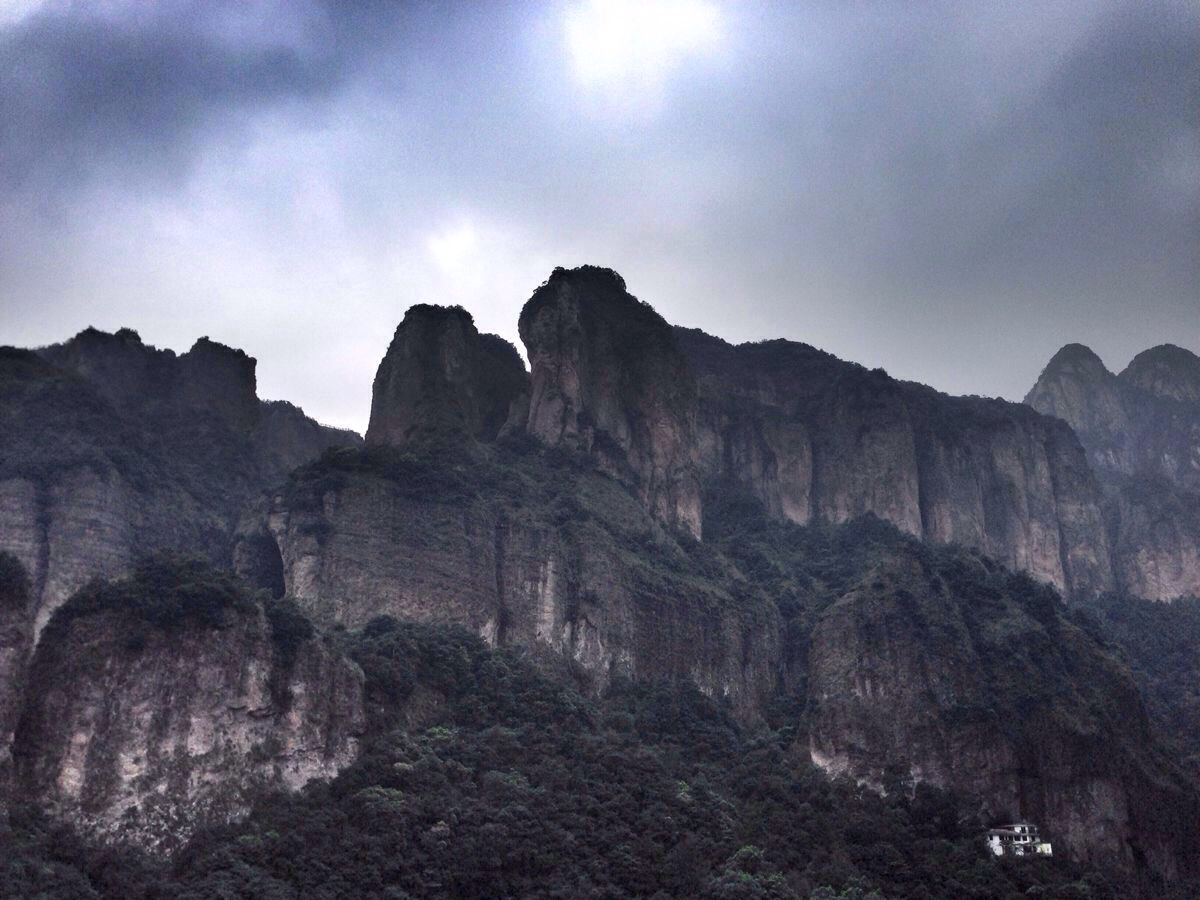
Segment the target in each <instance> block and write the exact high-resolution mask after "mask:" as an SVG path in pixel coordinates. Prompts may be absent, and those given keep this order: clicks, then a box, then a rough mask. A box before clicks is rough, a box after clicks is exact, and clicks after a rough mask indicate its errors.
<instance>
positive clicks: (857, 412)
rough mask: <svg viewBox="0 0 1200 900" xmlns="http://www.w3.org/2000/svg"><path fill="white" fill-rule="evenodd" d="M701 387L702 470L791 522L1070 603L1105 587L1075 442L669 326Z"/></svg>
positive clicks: (795, 350)
mask: <svg viewBox="0 0 1200 900" xmlns="http://www.w3.org/2000/svg"><path fill="white" fill-rule="evenodd" d="M676 335H677V338H678V341H679V346H680V348H681V349H682V350H683V352H684V353H685V355H686V356H687V358H688V361H689V363H690V365H691V367H692V369H693V370H694V371H695V372H696V374H697V378H698V381H699V385H700V423H701V424H700V428H699V430H700V433H701V441H700V447H701V460H702V467H703V469H704V471H705V472H706V474H707V476H708V477H709V478H714V477H724V478H730V479H733V480H735V481H737V482H739V483H741V484H744V485H746V486H747V487H748V488H749V489H750V490H751V491H752V493H754V495H755V496H757V497H758V498H759V499H760V500H761V501H762V502H763V504H764V506H765V507H766V509H767V510H768V511H769V512H770V513H772V514H774V515H776V516H779V517H782V518H786V519H788V520H790V521H793V522H798V523H805V522H810V521H816V522H842V521H846V520H848V519H851V518H853V517H855V516H860V515H863V514H865V513H872V514H874V515H877V516H879V517H881V518H883V519H886V520H887V521H889V522H892V523H894V524H895V525H896V526H897V527H899V528H901V529H902V530H904V531H906V532H908V533H909V534H912V535H915V536H918V537H923V538H925V539H926V540H930V541H936V542H946V543H959V544H964V545H966V546H969V547H976V548H979V549H981V550H983V551H985V552H986V553H988V554H990V555H992V556H994V557H996V558H997V559H999V560H1002V561H1003V562H1004V563H1005V564H1006V565H1009V566H1012V567H1014V568H1018V569H1023V570H1025V571H1028V572H1029V573H1030V574H1032V575H1034V576H1035V577H1036V578H1039V579H1041V580H1045V581H1049V582H1050V583H1052V584H1054V585H1055V586H1056V587H1058V588H1059V589H1060V590H1063V591H1064V592H1067V593H1080V594H1085V593H1090V592H1095V591H1098V590H1104V589H1106V588H1108V587H1109V586H1110V585H1111V577H1112V576H1111V563H1110V560H1109V549H1108V540H1107V535H1106V533H1105V530H1104V525H1103V520H1102V517H1101V513H1100V494H1099V490H1098V489H1097V486H1096V484H1095V482H1094V480H1093V478H1092V477H1091V474H1090V472H1089V471H1088V468H1087V464H1086V461H1085V459H1084V457H1083V453H1082V451H1081V450H1080V448H1079V445H1078V442H1077V441H1076V440H1075V438H1074V436H1073V435H1072V434H1071V431H1070V429H1068V428H1064V427H1063V426H1062V424H1061V423H1059V422H1056V421H1055V420H1053V419H1050V418H1047V417H1043V416H1037V415H1030V414H1029V411H1028V409H1026V408H1023V407H1021V406H1020V405H1018V404H1012V403H1005V402H1003V401H998V400H983V399H980V398H968V397H948V396H946V395H944V394H939V393H937V392H936V391H933V390H931V389H929V388H926V387H923V386H921V385H916V384H910V383H905V382H899V381H896V380H894V379H892V378H889V377H888V376H887V375H886V374H885V373H884V372H882V371H881V370H876V371H867V370H866V369H864V368H863V367H861V366H858V365H855V364H853V363H846V362H842V361H841V360H839V359H837V358H835V357H833V356H830V355H829V354H827V353H823V352H821V351H819V350H815V349H814V348H812V347H808V346H805V345H803V344H796V343H792V342H790V341H768V342H764V343H760V344H743V345H740V346H736V347H735V346H732V345H730V344H727V343H726V342H724V341H722V340H720V339H719V338H714V337H710V336H709V335H706V334H704V333H703V332H700V331H695V330H691V329H682V328H679V329H676Z"/></svg>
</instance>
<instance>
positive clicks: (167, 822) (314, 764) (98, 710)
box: [13, 566, 365, 851]
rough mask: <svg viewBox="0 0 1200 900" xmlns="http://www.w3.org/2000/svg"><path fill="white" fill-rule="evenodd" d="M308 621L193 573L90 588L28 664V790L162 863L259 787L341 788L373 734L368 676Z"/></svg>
mask: <svg viewBox="0 0 1200 900" xmlns="http://www.w3.org/2000/svg"><path fill="white" fill-rule="evenodd" d="M299 621H300V622H301V625H303V622H302V620H299ZM296 622H297V620H296V619H295V618H294V614H293V618H289V617H288V613H287V611H286V610H283V611H276V610H273V609H270V608H268V609H267V610H266V611H264V609H263V608H262V607H261V606H260V605H259V604H257V603H256V602H254V601H252V600H250V599H249V598H248V597H246V596H245V595H242V594H240V593H239V591H238V589H237V587H236V586H235V585H233V584H232V583H230V582H229V581H228V580H227V579H222V578H221V577H219V576H215V575H212V574H210V573H208V572H207V571H205V570H202V569H197V568H196V567H194V566H192V567H187V566H184V567H182V568H180V567H174V568H172V567H170V566H167V567H165V568H163V567H158V568H155V567H147V568H143V569H140V570H139V571H138V572H137V574H136V575H135V577H134V578H133V579H132V580H130V581H127V582H117V583H100V582H96V583H93V584H92V585H90V586H89V587H88V588H86V589H85V590H84V591H82V592H80V593H79V594H77V595H75V596H74V597H73V598H72V599H71V601H70V602H69V603H67V604H66V605H65V606H64V607H62V608H61V609H59V610H58V612H57V613H56V614H55V616H54V618H53V619H52V620H51V622H50V624H49V625H48V626H47V628H46V632H45V635H44V637H43V639H42V640H41V642H40V643H39V644H38V648H37V652H36V654H35V655H34V657H33V660H32V663H31V664H30V671H29V683H30V684H34V685H36V686H37V689H36V690H31V691H28V692H27V693H26V695H25V704H24V711H23V715H22V717H21V720H20V723H19V725H18V727H17V731H16V738H15V741H14V744H13V757H14V760H15V779H14V780H15V786H16V789H17V790H18V791H19V792H20V794H21V796H22V797H24V798H25V799H26V800H35V801H36V802H38V803H39V804H40V805H42V806H43V807H44V808H46V809H48V810H49V811H51V812H52V813H53V815H55V816H56V817H60V818H63V819H65V820H67V821H69V822H71V823H72V824H73V825H74V826H75V827H76V828H78V829H80V830H82V831H83V832H84V833H86V834H88V835H91V836H93V837H98V838H102V839H105V840H110V839H120V840H122V841H130V842H133V843H137V844H139V845H141V846H143V847H146V848H149V849H154V850H159V851H163V850H170V849H172V848H174V847H177V846H179V845H180V844H181V843H182V842H183V841H185V840H186V839H187V838H188V836H189V835H190V834H191V833H192V831H193V830H194V829H196V828H197V827H200V826H203V825H206V824H215V823H219V822H225V821H229V820H230V819H232V818H235V817H237V816H240V815H243V814H244V813H245V812H246V811H247V809H248V808H249V803H250V801H251V799H252V798H253V797H254V796H255V794H256V793H257V792H259V791H261V790H264V789H269V788H280V787H284V788H290V789H296V788H298V787H300V786H302V785H303V784H305V783H306V782H308V781H309V780H311V779H313V778H321V777H330V776H332V775H334V774H335V773H336V772H337V771H338V769H340V768H341V767H343V766H345V765H346V764H347V763H349V762H350V761H351V760H352V759H353V758H354V757H355V754H356V752H357V741H358V736H359V735H361V734H362V732H363V729H364V727H365V720H364V716H363V707H362V673H361V672H360V671H359V670H358V669H357V667H355V666H354V665H353V664H351V663H348V662H346V661H344V660H343V659H342V658H341V657H340V656H339V655H338V654H337V653H335V652H334V651H333V650H332V649H331V647H330V646H329V644H328V643H327V642H326V641H324V640H322V639H319V638H316V637H313V635H312V632H311V630H306V629H305V628H303V627H297V625H296Z"/></svg>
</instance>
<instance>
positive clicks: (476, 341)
mask: <svg viewBox="0 0 1200 900" xmlns="http://www.w3.org/2000/svg"><path fill="white" fill-rule="evenodd" d="M527 386H528V376H527V374H526V372H525V363H524V362H523V361H522V360H521V356H520V354H519V353H517V349H516V348H515V347H514V346H513V345H512V344H510V343H508V341H505V340H504V339H503V338H500V337H497V336H496V335H491V334H480V333H479V331H478V329H476V327H475V320H474V319H473V318H472V317H471V314H470V313H469V312H467V311H466V310H465V309H463V308H462V307H461V306H434V305H431V304H427V303H421V304H417V305H416V306H411V307H409V309H408V310H407V312H405V314H404V318H403V320H402V321H401V322H400V324H399V325H398V326H397V327H396V332H395V334H394V335H393V336H392V342H391V344H390V345H389V346H388V350H387V353H386V355H385V356H384V358H383V360H382V361H381V362H380V364H379V370H378V371H377V372H376V374H375V385H374V390H373V393H372V397H371V421H370V425H369V426H368V427H367V443H370V444H391V445H393V446H401V445H403V444H407V443H409V442H411V441H414V440H425V439H430V438H461V437H467V438H471V439H475V440H482V441H490V440H494V439H495V438H496V436H497V435H498V434H499V432H500V429H501V428H502V427H503V426H504V424H505V422H506V421H507V420H508V416H509V412H510V409H511V408H512V406H513V404H514V403H517V401H518V400H519V398H520V397H521V396H522V395H523V394H524V393H525V391H526V388H527Z"/></svg>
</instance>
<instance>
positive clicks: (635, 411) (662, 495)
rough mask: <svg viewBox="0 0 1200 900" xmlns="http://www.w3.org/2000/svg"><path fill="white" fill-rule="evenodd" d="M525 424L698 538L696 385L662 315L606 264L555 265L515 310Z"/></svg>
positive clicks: (655, 513)
mask: <svg viewBox="0 0 1200 900" xmlns="http://www.w3.org/2000/svg"><path fill="white" fill-rule="evenodd" d="M519 327H520V333H521V340H522V341H523V342H524V343H525V348H526V351H527V352H528V354H529V364H530V367H531V370H532V372H531V377H532V385H531V388H530V398H529V414H528V419H527V425H526V427H527V430H528V432H529V433H530V434H531V435H533V436H534V437H536V438H538V439H539V440H541V441H543V442H545V443H546V444H548V445H550V446H552V447H558V446H562V447H567V448H571V449H577V450H581V451H583V452H585V453H587V454H589V455H591V456H592V457H593V458H594V459H596V460H597V461H598V463H599V464H600V465H601V467H602V468H604V469H605V470H606V471H608V472H609V473H610V474H612V475H614V476H615V477H617V478H618V479H620V480H622V481H624V482H625V483H627V484H629V485H630V486H631V487H632V488H633V489H634V490H635V491H636V493H637V494H638V496H639V497H641V498H642V500H643V502H644V503H645V504H646V507H647V509H649V510H650V511H651V512H652V513H653V514H654V515H655V516H657V517H658V518H660V519H661V520H663V521H665V522H667V523H669V524H671V525H675V526H677V527H680V528H683V529H686V530H687V531H689V532H691V533H692V534H693V535H699V533H700V523H701V512H700V483H699V479H698V477H697V473H696V471H695V466H694V457H695V448H696V384H695V378H694V376H693V375H692V373H691V371H690V370H689V368H688V365H687V360H686V359H685V358H684V356H683V354H682V353H681V352H680V351H679V348H678V347H677V346H676V341H675V335H674V334H673V332H672V330H671V327H670V326H669V325H668V324H667V323H666V321H665V320H664V319H663V318H662V317H661V316H660V315H658V313H656V312H655V311H654V310H653V309H652V308H651V307H650V306H649V305H647V304H645V303H642V302H640V301H639V300H637V298H635V297H633V296H631V295H630V294H629V292H628V291H626V289H625V282H624V280H622V278H621V276H620V275H618V274H617V273H616V272H613V271H611V270H610V269H601V268H597V267H595V266H582V267H580V268H578V269H571V270H567V269H555V270H554V272H553V273H552V274H551V276H550V278H549V280H547V282H546V283H545V284H543V285H542V286H541V287H540V288H538V289H537V291H535V292H534V294H533V296H532V297H531V298H530V299H529V301H528V302H527V303H526V304H525V306H524V308H523V309H522V310H521V317H520V321H519Z"/></svg>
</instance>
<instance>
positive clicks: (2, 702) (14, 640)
mask: <svg viewBox="0 0 1200 900" xmlns="http://www.w3.org/2000/svg"><path fill="white" fill-rule="evenodd" d="M32 644H33V603H32V601H31V599H30V596H29V579H28V578H27V577H26V575H25V570H24V568H23V567H22V566H21V564H20V562H19V561H18V560H17V558H16V557H15V556H13V555H12V554H11V553H0V811H2V810H3V807H4V804H5V803H6V802H7V799H8V794H9V786H10V785H9V780H10V778H11V775H12V771H11V769H12V754H11V747H12V740H13V732H14V731H15V729H16V727H17V719H18V718H19V717H20V714H21V703H22V700H23V698H24V696H25V671H26V668H27V666H28V663H29V650H30V647H31V646H32Z"/></svg>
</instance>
